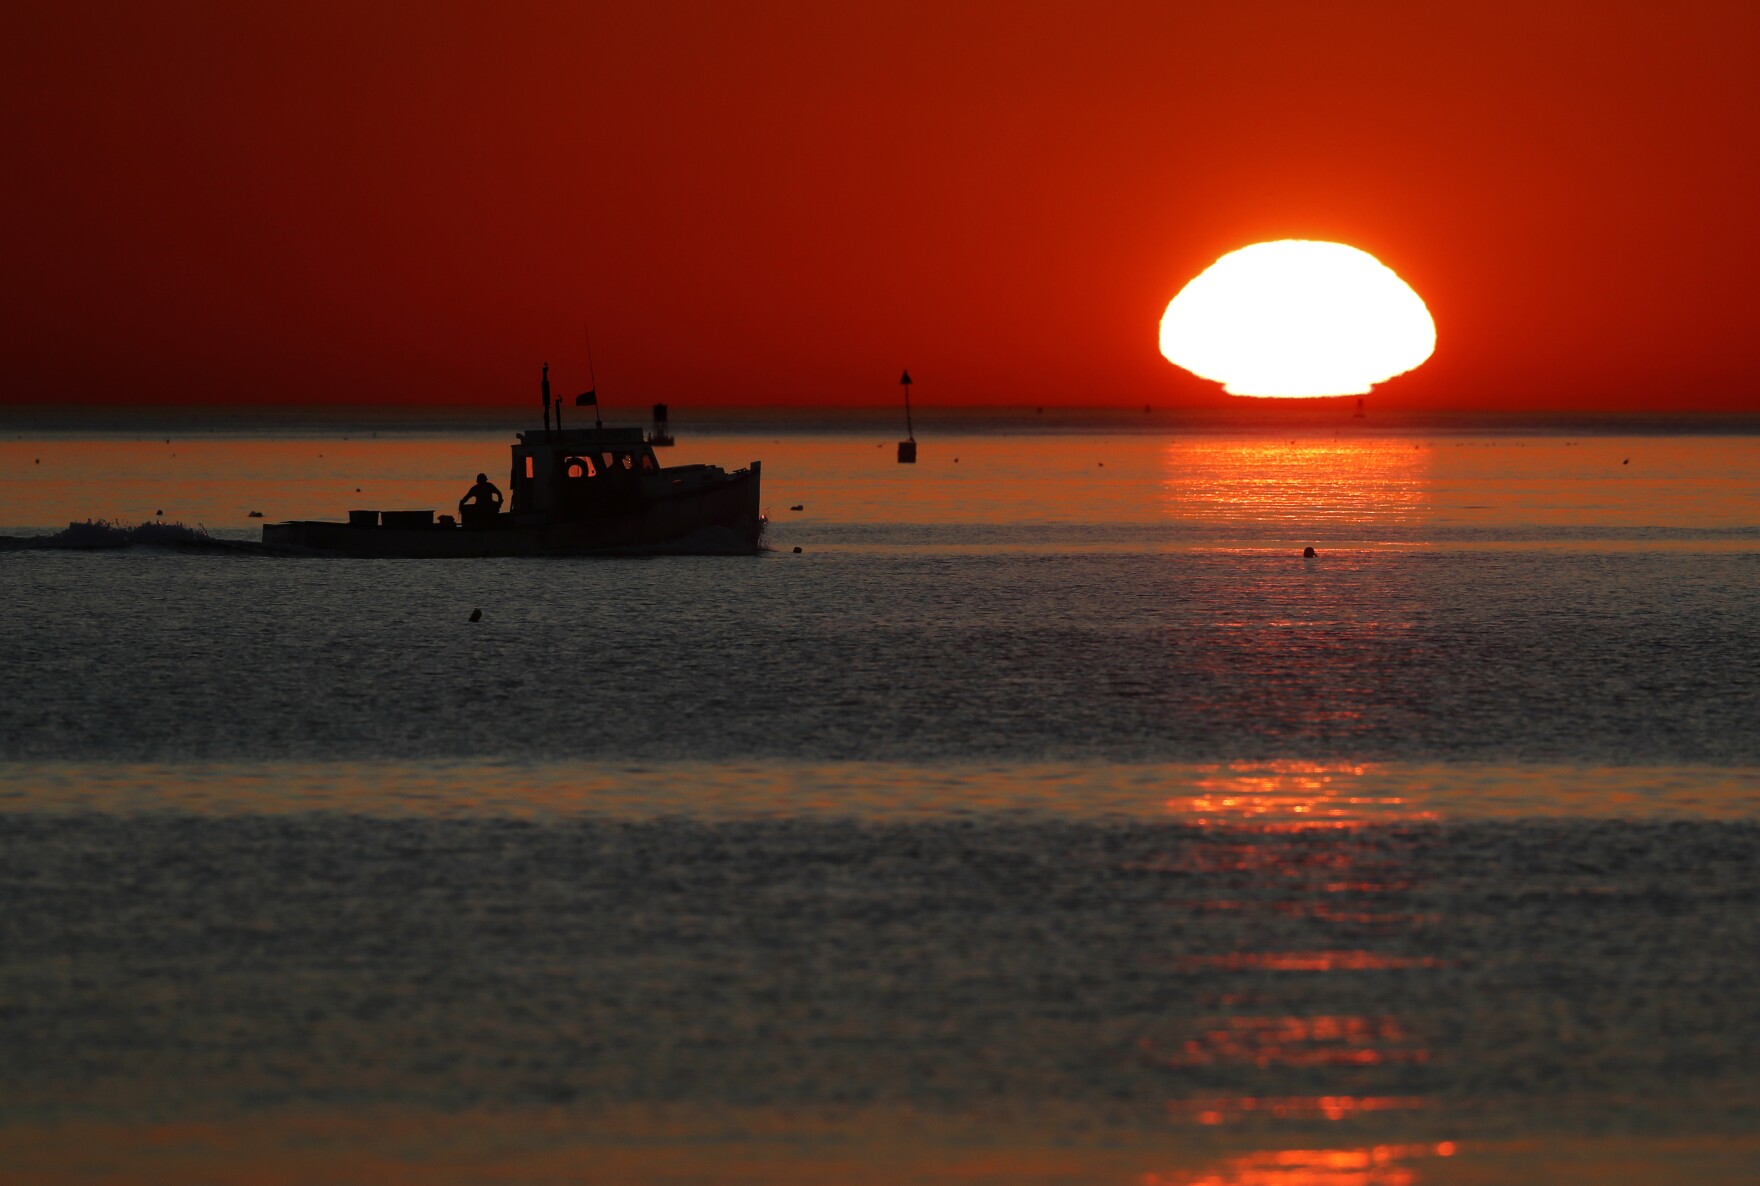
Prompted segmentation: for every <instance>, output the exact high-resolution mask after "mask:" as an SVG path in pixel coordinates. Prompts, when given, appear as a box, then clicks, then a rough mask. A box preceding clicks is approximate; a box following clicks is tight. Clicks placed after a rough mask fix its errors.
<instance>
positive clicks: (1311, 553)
mask: <svg viewBox="0 0 1760 1186" xmlns="http://www.w3.org/2000/svg"><path fill="white" fill-rule="evenodd" d="M1319 554H1320V553H1318V552H1316V551H1315V550H1314V549H1313V548H1303V549H1302V559H1303V560H1312V559H1314V557H1316V556H1318V555H1319Z"/></svg>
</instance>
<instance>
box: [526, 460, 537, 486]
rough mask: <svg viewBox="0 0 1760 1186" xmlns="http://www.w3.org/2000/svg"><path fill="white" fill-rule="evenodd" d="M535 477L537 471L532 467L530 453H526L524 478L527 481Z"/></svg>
mask: <svg viewBox="0 0 1760 1186" xmlns="http://www.w3.org/2000/svg"><path fill="white" fill-rule="evenodd" d="M536 476H537V471H536V469H535V468H534V465H533V461H532V455H531V454H530V453H528V454H526V478H527V479H528V480H529V479H531V478H534V477H536Z"/></svg>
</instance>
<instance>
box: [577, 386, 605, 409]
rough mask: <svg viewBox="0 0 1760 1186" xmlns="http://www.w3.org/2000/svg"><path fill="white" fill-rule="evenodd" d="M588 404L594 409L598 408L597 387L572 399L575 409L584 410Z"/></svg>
mask: <svg viewBox="0 0 1760 1186" xmlns="http://www.w3.org/2000/svg"><path fill="white" fill-rule="evenodd" d="M588 404H592V405H593V406H594V407H598V406H599V389H598V388H597V387H595V388H594V389H593V390H591V391H583V392H581V393H580V394H579V395H577V396H575V397H574V406H575V407H577V408H584V407H586V406H587V405H588Z"/></svg>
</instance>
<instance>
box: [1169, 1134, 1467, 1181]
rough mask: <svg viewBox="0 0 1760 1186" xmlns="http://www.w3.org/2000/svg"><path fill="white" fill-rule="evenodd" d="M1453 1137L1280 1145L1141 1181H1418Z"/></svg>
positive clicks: (1449, 1153)
mask: <svg viewBox="0 0 1760 1186" xmlns="http://www.w3.org/2000/svg"><path fill="white" fill-rule="evenodd" d="M1455 1152H1456V1146H1455V1143H1454V1142H1453V1141H1438V1142H1436V1143H1434V1144H1408V1145H1369V1146H1365V1147H1363V1148H1357V1149H1277V1150H1266V1151H1263V1152H1256V1153H1249V1154H1246V1155H1244V1156H1240V1157H1232V1158H1230V1159H1228V1161H1226V1162H1224V1163H1223V1164H1222V1165H1220V1166H1217V1167H1214V1168H1211V1169H1207V1170H1203V1171H1199V1172H1198V1173H1195V1174H1192V1173H1173V1174H1144V1175H1143V1176H1142V1177H1141V1178H1139V1179H1138V1181H1137V1186H1416V1183H1417V1182H1418V1181H1419V1180H1420V1179H1419V1176H1418V1171H1417V1168H1416V1166H1415V1164H1414V1163H1418V1162H1422V1161H1423V1160H1425V1159H1428V1158H1432V1157H1453V1156H1454V1154H1455Z"/></svg>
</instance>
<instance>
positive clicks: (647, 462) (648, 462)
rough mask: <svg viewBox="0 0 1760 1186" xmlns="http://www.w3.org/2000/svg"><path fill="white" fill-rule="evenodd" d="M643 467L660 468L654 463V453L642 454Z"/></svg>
mask: <svg viewBox="0 0 1760 1186" xmlns="http://www.w3.org/2000/svg"><path fill="white" fill-rule="evenodd" d="M642 468H643V469H657V468H659V467H658V466H656V465H655V464H654V455H653V454H652V453H644V454H642Z"/></svg>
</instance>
